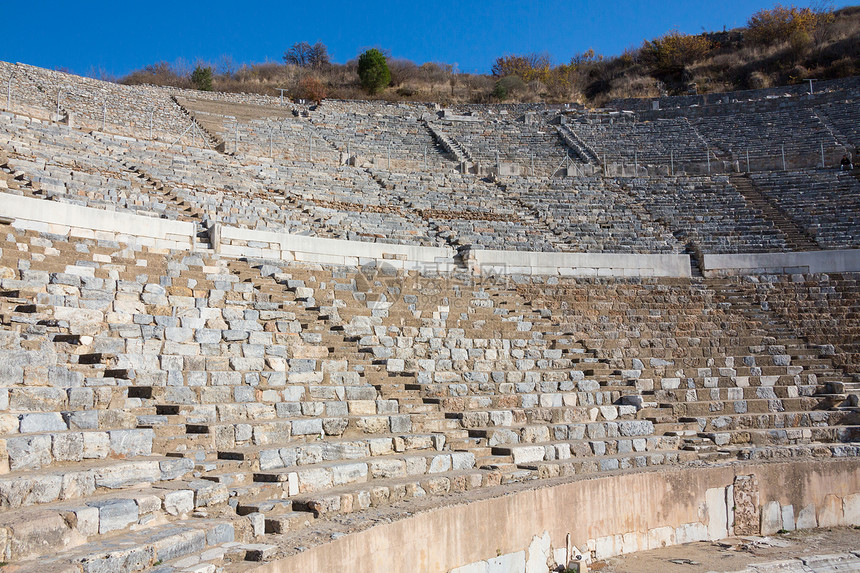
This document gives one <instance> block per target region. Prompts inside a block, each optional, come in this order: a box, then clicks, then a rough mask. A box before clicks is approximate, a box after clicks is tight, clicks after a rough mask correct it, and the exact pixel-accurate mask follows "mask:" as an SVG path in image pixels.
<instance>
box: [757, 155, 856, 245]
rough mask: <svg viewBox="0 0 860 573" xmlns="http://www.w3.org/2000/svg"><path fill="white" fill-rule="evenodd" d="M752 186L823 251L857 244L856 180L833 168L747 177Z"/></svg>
mask: <svg viewBox="0 0 860 573" xmlns="http://www.w3.org/2000/svg"><path fill="white" fill-rule="evenodd" d="M751 177H752V180H753V181H754V182H755V184H756V186H757V187H758V188H759V189H760V190H761V192H762V193H764V194H765V195H766V196H767V197H769V198H770V199H771V200H772V201H774V202H775V203H776V204H777V205H779V207H780V208H781V209H782V210H783V211H784V212H785V213H786V214H787V215H788V216H789V217H791V218H792V219H793V220H794V221H796V222H797V223H798V224H799V225H800V226H801V227H803V228H804V229H805V230H806V232H807V233H809V234H810V235H812V236H813V237H815V240H816V242H817V243H818V244H819V245H821V246H822V247H824V248H827V249H840V248H853V247H856V246H857V245H858V244H860V228H858V226H857V224H856V222H855V221H856V220H857V219H856V217H857V216H858V214H860V180H858V179H857V178H856V177H854V176H853V175H852V174H851V173H846V172H841V171H836V170H833V169H805V170H801V171H772V172H767V173H754V174H752V175H751Z"/></svg>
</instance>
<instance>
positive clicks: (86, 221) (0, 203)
mask: <svg viewBox="0 0 860 573" xmlns="http://www.w3.org/2000/svg"><path fill="white" fill-rule="evenodd" d="M0 215H2V216H3V217H8V218H10V219H14V220H15V222H14V225H15V226H16V227H17V228H19V229H30V230H34V231H39V232H42V233H51V234H56V235H64V236H72V237H81V238H88V239H106V240H117V239H118V238H119V237H126V238H128V237H136V239H137V240H136V242H137V243H139V244H141V245H144V246H147V247H150V248H155V249H179V250H191V248H192V244H193V242H194V231H195V229H194V224H193V223H189V222H183V221H170V220H167V219H156V218H154V217H145V216H142V215H132V214H130V213H117V212H113V211H105V210H103V209H92V208H89V207H81V206H78V205H67V204H63V203H56V202H53V201H43V200H41V199H33V198H30V197H20V196H15V195H10V194H7V193H2V194H0Z"/></svg>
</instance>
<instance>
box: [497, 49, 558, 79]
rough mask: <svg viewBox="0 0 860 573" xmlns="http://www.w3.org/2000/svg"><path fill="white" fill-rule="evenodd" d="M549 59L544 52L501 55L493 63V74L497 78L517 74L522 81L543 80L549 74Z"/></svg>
mask: <svg viewBox="0 0 860 573" xmlns="http://www.w3.org/2000/svg"><path fill="white" fill-rule="evenodd" d="M549 70H550V59H549V56H548V55H546V54H525V55H522V56H502V57H500V58H496V61H495V62H494V63H493V69H492V72H493V75H494V76H496V77H497V78H504V77H507V76H519V77H520V78H521V79H522V80H523V81H524V82H531V81H533V80H541V81H544V80H545V79H546V77H547V75H548V74H549Z"/></svg>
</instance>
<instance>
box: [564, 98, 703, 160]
mask: <svg viewBox="0 0 860 573" xmlns="http://www.w3.org/2000/svg"><path fill="white" fill-rule="evenodd" d="M568 117H570V116H568ZM565 119H568V118H567V117H566V118H565ZM566 125H567V127H569V128H570V129H572V130H573V131H574V132H575V133H576V135H577V136H578V137H579V138H580V139H581V140H582V141H584V142H585V143H586V145H588V146H589V148H590V149H592V150H593V151H594V153H595V154H596V155H597V158H598V160H599V161H600V162H601V163H607V164H613V163H623V164H624V165H625V168H626V170H627V172H628V174H629V175H632V174H633V173H634V168H635V163H637V162H638V165H639V166H641V167H642V168H643V169H645V168H650V166H654V169H656V171H659V172H662V173H663V174H668V173H670V172H671V171H672V169H673V166H672V164H673V163H674V171H675V172H676V173H679V172H682V171H688V172H702V171H704V170H706V169H707V153H708V149H707V146H706V144H705V142H704V141H703V140H702V138H701V137H699V135H698V133H697V132H696V130H695V129H694V128H693V127H692V126H691V125H690V122H689V121H688V120H687V118H685V117H681V118H665V119H664V118H657V119H655V120H652V121H642V120H638V121H637V117H636V115H635V114H631V113H618V112H610V113H603V114H597V113H578V114H576V115H574V116H572V118H570V119H569V120H568V121H567V122H566ZM712 159H713V157H712ZM716 167H717V165H716V162H715V163H714V168H715V170H716Z"/></svg>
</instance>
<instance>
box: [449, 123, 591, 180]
mask: <svg viewBox="0 0 860 573" xmlns="http://www.w3.org/2000/svg"><path fill="white" fill-rule="evenodd" d="M497 112H498V113H496V112H495V111H493V110H489V111H487V112H486V114H485V115H475V116H474V118H475V121H460V120H458V119H456V117H454V118H450V117H448V116H443V117H442V118H440V119H438V120H436V121H434V122H433V124H432V125H433V126H434V128H436V129H439V130H441V131H442V132H443V133H445V134H447V135H449V136H451V137H453V138H454V139H455V140H456V141H457V142H458V143H459V144H460V145H462V146H463V147H465V148H466V149H467V150H468V152H469V155H470V157H471V158H472V159H473V160H474V161H475V162H476V163H479V164H480V165H481V166H482V167H485V168H493V167H495V165H496V163H497V162H501V163H513V164H516V165H517V166H519V172H520V174H521V175H524V176H525V175H536V176H552V175H554V174H555V172H556V170H558V169H559V168H561V167H563V163H564V162H565V160H566V158H568V157H571V156H574V157H575V154H572V152H571V150H570V149H569V148H568V147H567V146H565V144H564V142H563V141H562V140H561V138H560V137H559V135H558V132H557V131H556V129H555V126H554V125H550V123H549V121H551V120H553V119H554V118H555V117H556V114H555V113H552V112H540V113H538V112H530V113H527V114H526V115H518V114H515V113H514V114H510V113H508V111H507V110H505V109H500V110H497ZM532 166H534V172H532Z"/></svg>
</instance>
